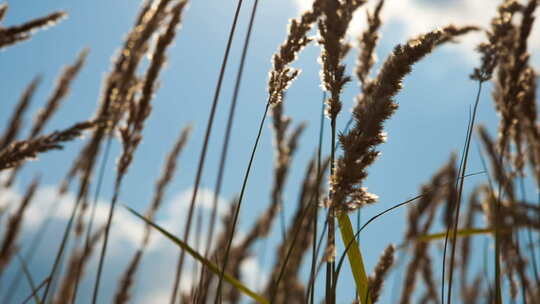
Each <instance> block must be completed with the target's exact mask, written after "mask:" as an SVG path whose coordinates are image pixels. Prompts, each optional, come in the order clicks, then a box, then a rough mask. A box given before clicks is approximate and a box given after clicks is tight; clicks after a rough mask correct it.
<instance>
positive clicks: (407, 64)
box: [330, 26, 454, 211]
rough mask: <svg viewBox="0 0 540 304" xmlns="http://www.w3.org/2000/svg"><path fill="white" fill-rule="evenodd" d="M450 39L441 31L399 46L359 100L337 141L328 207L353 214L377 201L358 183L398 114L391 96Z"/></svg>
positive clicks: (443, 29) (376, 154)
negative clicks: (415, 67)
mask: <svg viewBox="0 0 540 304" xmlns="http://www.w3.org/2000/svg"><path fill="white" fill-rule="evenodd" d="M451 28H454V27H453V26H451ZM453 35H454V32H453V31H450V32H447V31H446V28H442V29H439V30H435V31H432V32H429V33H427V34H424V35H421V36H419V37H417V38H414V39H411V40H409V41H408V42H407V43H406V44H404V45H398V46H397V47H396V48H395V49H394V51H393V52H392V54H391V55H390V56H389V57H388V59H387V60H386V61H385V63H384V64H383V66H382V68H381V71H380V72H379V74H378V76H377V77H376V78H375V79H374V80H373V81H372V83H371V84H370V85H369V89H368V90H367V92H365V93H364V94H362V95H360V96H359V97H358V102H357V104H356V106H355V108H354V109H353V115H354V120H355V125H354V127H353V128H352V129H351V130H350V131H349V132H347V133H345V134H341V135H340V138H339V140H340V143H341V146H342V148H343V151H344V153H343V156H341V157H340V158H339V159H338V160H337V162H336V169H335V172H334V173H333V174H332V176H331V179H330V190H331V195H330V204H331V205H334V206H336V207H337V208H339V209H340V210H342V211H352V210H355V209H358V208H359V207H361V206H363V205H366V204H371V203H373V202H375V201H376V199H377V197H376V196H375V195H373V194H370V193H368V192H367V190H366V189H365V188H363V187H361V182H362V180H363V179H364V178H365V177H366V176H367V172H366V168H367V167H368V166H369V165H371V164H372V163H373V162H374V161H375V159H376V158H377V156H378V154H379V152H378V151H376V150H375V147H376V146H378V145H379V144H381V143H383V142H384V141H385V140H386V134H385V133H384V132H383V123H384V122H385V121H386V120H387V119H388V118H390V116H392V114H393V113H394V112H395V111H396V110H397V107H398V105H397V103H396V102H395V101H394V96H395V95H396V94H397V93H398V92H399V90H400V89H401V87H402V80H403V77H404V76H405V75H407V74H408V73H410V72H411V67H412V65H413V64H414V63H416V62H417V61H419V60H420V59H422V58H423V57H424V56H426V55H427V54H429V53H430V52H431V51H432V50H433V49H434V48H435V47H436V46H437V45H438V43H439V41H440V40H441V39H447V37H448V36H452V37H453Z"/></svg>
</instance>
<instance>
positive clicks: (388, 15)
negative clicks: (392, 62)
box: [296, 0, 540, 66]
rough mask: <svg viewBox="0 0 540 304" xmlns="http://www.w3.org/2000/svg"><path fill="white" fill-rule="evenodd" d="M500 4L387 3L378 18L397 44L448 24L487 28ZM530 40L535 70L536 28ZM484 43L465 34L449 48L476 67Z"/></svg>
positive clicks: (491, 0)
mask: <svg viewBox="0 0 540 304" xmlns="http://www.w3.org/2000/svg"><path fill="white" fill-rule="evenodd" d="M500 2H501V1H496V0H474V1H470V0H451V1H450V0H438V1H435V0H387V1H386V2H385V6H384V9H383V12H382V14H381V18H382V19H383V24H386V25H392V24H395V25H398V26H396V27H392V29H398V30H399V31H400V33H397V35H396V36H402V37H403V39H402V40H401V41H396V43H399V42H402V41H404V40H405V39H407V38H408V37H412V36H416V35H418V34H420V33H424V32H427V31H430V30H433V29H434V28H437V27H442V26H445V25H448V24H451V23H453V24H455V25H477V26H481V27H484V28H488V27H489V23H490V21H491V19H492V18H493V16H495V13H496V10H497V6H498V5H499V4H500ZM296 3H297V6H298V8H299V10H300V11H303V10H305V9H307V8H309V7H310V6H311V4H312V3H313V0H296ZM376 3H377V1H368V4H367V5H366V6H365V7H364V8H363V9H361V10H359V11H358V12H357V14H356V15H355V17H354V19H353V20H352V23H351V27H350V30H349V34H350V35H351V36H352V37H356V36H358V35H359V34H360V33H361V32H362V31H363V30H364V29H365V28H366V21H365V19H366V18H365V12H366V11H365V8H366V7H367V8H369V9H372V8H373V6H375V5H376ZM385 28H387V27H384V26H383V34H384V32H385ZM530 37H531V38H530V48H531V51H532V52H533V54H532V61H533V64H535V65H536V66H538V65H539V63H540V58H539V55H538V51H540V28H539V26H538V24H536V25H535V27H534V28H533V31H532V33H531V36H530ZM383 39H384V38H383ZM484 39H485V35H484V34H483V33H475V34H468V35H466V36H465V37H463V38H462V39H461V40H460V42H461V43H459V44H456V45H454V46H451V48H454V49H455V50H456V51H458V52H460V53H461V54H462V55H463V56H462V58H463V59H464V60H467V61H468V62H467V63H473V64H476V63H477V62H478V60H477V59H478V55H477V54H476V52H475V47H476V45H478V43H479V42H481V41H483V40H484Z"/></svg>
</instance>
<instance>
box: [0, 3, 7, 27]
mask: <svg viewBox="0 0 540 304" xmlns="http://www.w3.org/2000/svg"><path fill="white" fill-rule="evenodd" d="M7 10H8V4H7V3H6V2H4V3H2V4H0V23H2V20H3V19H4V17H5V16H6V12H7Z"/></svg>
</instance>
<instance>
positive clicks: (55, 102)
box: [29, 49, 88, 138]
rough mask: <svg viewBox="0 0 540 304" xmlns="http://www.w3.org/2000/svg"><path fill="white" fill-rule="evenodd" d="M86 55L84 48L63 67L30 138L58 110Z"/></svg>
mask: <svg viewBox="0 0 540 304" xmlns="http://www.w3.org/2000/svg"><path fill="white" fill-rule="evenodd" d="M87 56H88V49H84V50H82V51H81V53H80V54H79V56H78V58H77V60H76V61H75V62H74V63H73V64H72V65H69V66H67V67H65V68H64V70H63V71H62V74H61V75H60V78H59V79H58V81H57V84H56V88H55V89H54V91H53V94H52V95H51V97H50V98H49V100H48V101H47V103H46V105H45V106H44V107H43V109H41V110H40V111H39V113H38V114H37V116H36V118H35V120H34V125H33V126H32V130H31V131H30V136H29V137H30V138H34V137H36V136H37V135H39V134H40V133H41V131H42V130H43V128H44V127H45V125H46V123H47V122H48V121H49V120H50V119H51V118H52V116H53V114H54V113H55V112H56V111H57V110H58V108H59V107H60V105H61V102H62V101H63V100H64V99H65V98H66V97H67V95H68V94H69V90H70V87H71V83H72V82H73V80H74V79H75V77H77V74H79V72H80V70H81V68H82V67H83V65H84V62H85V61H86V57H87Z"/></svg>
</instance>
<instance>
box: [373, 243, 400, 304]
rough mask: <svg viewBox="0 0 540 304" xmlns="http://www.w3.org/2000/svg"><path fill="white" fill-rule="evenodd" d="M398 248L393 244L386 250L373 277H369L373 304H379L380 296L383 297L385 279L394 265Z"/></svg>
mask: <svg viewBox="0 0 540 304" xmlns="http://www.w3.org/2000/svg"><path fill="white" fill-rule="evenodd" d="M395 251H396V247H395V246H394V245H393V244H390V245H389V246H388V247H386V249H385V250H384V252H383V254H382V255H381V257H380V258H379V262H378V263H377V266H375V271H374V273H373V275H371V276H370V277H369V294H370V296H371V300H372V301H373V303H377V300H378V299H379V296H380V295H381V290H382V286H383V282H384V278H385V277H386V275H387V274H388V271H389V270H390V267H392V264H394V252H395Z"/></svg>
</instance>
